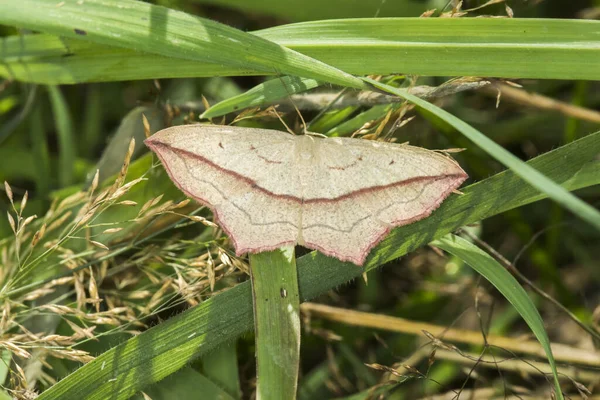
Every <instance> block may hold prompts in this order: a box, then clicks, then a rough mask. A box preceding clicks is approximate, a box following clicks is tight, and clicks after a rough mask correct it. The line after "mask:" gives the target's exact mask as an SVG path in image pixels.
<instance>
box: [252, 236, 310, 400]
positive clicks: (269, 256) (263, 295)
mask: <svg viewBox="0 0 600 400" xmlns="http://www.w3.org/2000/svg"><path fill="white" fill-rule="evenodd" d="M250 271H251V278H252V299H253V303H254V335H255V338H256V369H257V374H256V375H257V389H256V398H257V399H264V400H268V399H290V400H292V399H295V398H296V388H297V385H298V371H299V368H300V295H299V294H298V271H297V270H296V258H295V253H294V247H283V248H281V249H277V250H275V251H268V252H263V253H259V254H251V255H250Z"/></svg>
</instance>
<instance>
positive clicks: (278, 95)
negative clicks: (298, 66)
mask: <svg viewBox="0 0 600 400" xmlns="http://www.w3.org/2000/svg"><path fill="white" fill-rule="evenodd" d="M320 85H321V83H320V82H319V81H317V80H315V79H307V78H299V77H295V76H284V77H282V78H275V79H270V80H268V81H266V82H263V83H261V84H259V85H256V86H255V87H253V88H252V89H250V90H248V91H247V92H245V93H242V94H240V95H237V96H234V97H230V98H228V99H226V100H223V101H221V102H219V103H217V104H215V105H213V106H211V107H210V108H209V109H208V110H206V111H205V112H204V113H203V114H202V115H200V118H213V117H220V116H222V115H225V114H228V113H230V112H233V111H240V110H242V109H244V108H249V107H261V106H264V105H270V104H272V103H274V102H276V101H277V100H279V99H283V98H285V97H287V96H290V95H292V94H295V93H302V92H305V91H307V90H310V89H314V88H316V87H319V86H320Z"/></svg>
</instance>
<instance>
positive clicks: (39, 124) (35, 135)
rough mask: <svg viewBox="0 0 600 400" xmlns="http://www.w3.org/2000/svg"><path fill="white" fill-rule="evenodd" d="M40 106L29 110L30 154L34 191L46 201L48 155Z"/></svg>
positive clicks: (48, 175) (48, 188) (48, 185)
mask: <svg viewBox="0 0 600 400" xmlns="http://www.w3.org/2000/svg"><path fill="white" fill-rule="evenodd" d="M41 107H42V105H41V104H40V103H39V102H38V103H37V104H36V105H35V106H34V107H33V109H32V110H31V116H30V118H29V137H30V140H31V152H32V154H33V167H34V168H35V190H36V191H37V193H39V194H40V196H41V198H42V199H44V201H46V200H47V199H46V196H48V193H49V191H50V183H51V182H52V180H51V178H50V172H51V169H50V153H49V152H48V142H47V140H48V139H47V137H46V131H45V129H44V123H43V121H44V118H43V113H42V108H41Z"/></svg>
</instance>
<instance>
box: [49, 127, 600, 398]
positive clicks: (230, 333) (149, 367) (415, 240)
mask: <svg viewBox="0 0 600 400" xmlns="http://www.w3.org/2000/svg"><path fill="white" fill-rule="evenodd" d="M599 152H600V132H598V133H595V134H592V135H589V136H586V137H584V138H582V139H580V140H578V141H575V142H572V143H570V144H568V145H565V146H562V147H560V148H558V149H556V150H554V151H552V152H549V153H547V154H544V155H542V156H540V157H537V158H535V159H533V160H531V161H529V162H528V164H529V165H530V166H532V167H533V168H536V169H537V170H539V171H541V172H542V173H544V174H545V175H546V176H548V177H549V178H551V179H553V180H554V181H556V182H559V183H561V184H562V185H563V186H564V187H565V188H567V189H569V190H575V189H578V188H582V187H588V186H591V185H596V184H599V183H600V160H598V159H597V154H598V153H599ZM463 192H464V195H462V196H452V197H451V198H449V199H447V200H446V202H444V204H442V206H441V207H440V208H439V209H438V210H436V211H435V212H434V213H433V214H432V215H431V216H430V217H429V218H426V219H424V220H421V221H418V222H416V223H414V224H411V225H407V226H404V227H401V228H397V229H395V230H393V231H392V232H391V233H390V235H389V236H388V237H387V238H386V239H384V240H383V241H382V242H381V243H380V244H379V245H378V246H377V247H376V248H375V249H374V250H373V251H372V253H371V256H370V257H369V259H368V260H367V263H366V265H365V267H364V268H359V267H357V266H355V265H353V264H349V263H342V262H341V261H338V260H336V259H333V258H329V257H326V256H323V255H321V254H319V253H317V252H313V253H310V254H308V255H305V256H303V257H301V258H299V259H298V260H297V265H298V280H299V287H300V294H301V300H302V301H305V300H308V299H311V298H314V297H316V296H318V295H319V294H321V293H324V292H326V291H328V290H331V289H333V288H335V287H337V286H339V285H341V284H343V283H345V282H347V281H348V280H350V279H353V278H356V277H357V276H360V275H361V274H363V273H364V272H366V271H369V270H372V269H374V268H377V267H378V266H380V265H382V264H384V263H386V262H388V261H390V260H393V259H395V258H397V257H400V256H402V255H404V254H407V253H408V252H410V251H412V250H414V249H416V248H418V247H421V246H423V245H425V244H427V243H429V242H431V241H432V240H434V239H436V238H440V237H442V236H444V235H446V234H448V233H449V232H451V231H453V230H455V229H457V228H459V227H461V226H463V225H466V224H471V223H474V222H477V221H481V220H482V219H485V218H488V217H491V216H493V215H497V214H499V213H502V212H504V211H507V210H510V209H513V208H515V207H520V206H523V205H525V204H528V203H531V202H534V201H537V200H540V199H543V198H545V197H546V196H545V195H544V194H542V193H540V192H539V191H538V190H536V189H535V188H533V187H532V186H531V185H529V184H528V183H527V182H525V181H523V180H522V179H521V178H520V177H518V176H517V175H516V174H515V173H514V172H513V171H510V170H509V171H504V172H502V173H499V174H496V175H494V176H492V177H490V178H488V179H485V180H483V181H481V182H478V183H476V184H473V185H470V186H469V187H467V188H465V189H463ZM252 326H253V318H252V294H251V288H250V282H246V283H242V284H239V285H237V286H236V287H234V288H232V289H230V290H227V291H226V292H223V293H221V294H219V295H217V296H215V297H213V298H211V299H210V300H207V301H205V302H203V303H202V304H200V305H199V306H197V307H194V308H193V309H190V310H188V311H186V312H184V313H182V314H179V315H178V316H176V317H174V318H171V319H170V320H168V321H166V322H164V323H162V324H160V325H158V326H156V327H154V328H152V329H149V330H148V331H146V332H144V333H142V334H141V335H139V336H137V337H134V338H132V339H130V340H128V341H127V342H126V343H124V344H121V345H119V346H117V347H115V348H113V349H111V350H109V351H108V352H106V353H104V354H102V355H100V356H99V357H98V358H97V359H96V360H94V361H93V362H91V363H89V364H87V365H85V366H84V367H82V368H80V369H79V370H77V371H75V372H74V373H73V374H71V375H70V376H69V377H67V378H65V379H63V380H62V381H60V382H58V383H57V384H56V385H54V386H53V387H52V388H50V389H48V390H47V391H45V392H44V393H42V394H41V396H40V397H39V399H40V400H47V399H67V400H68V399H75V400H79V399H81V398H84V397H85V398H89V399H105V398H107V397H110V398H114V399H126V398H128V397H129V396H131V395H133V394H134V393H135V392H137V391H138V390H141V389H142V388H144V387H145V386H146V385H148V384H150V383H153V382H156V381H158V380H160V379H163V378H164V377H166V376H168V375H170V374H171V373H173V372H175V371H177V370H178V369H180V368H182V367H183V366H185V365H186V364H187V363H188V362H189V361H190V360H192V359H193V358H195V357H198V356H200V355H202V354H205V353H207V352H209V351H211V350H212V349H214V348H216V347H218V346H220V345H222V344H224V343H227V342H229V341H231V340H234V339H235V338H237V337H239V336H240V335H242V334H243V333H244V332H247V331H250V330H251V329H252Z"/></svg>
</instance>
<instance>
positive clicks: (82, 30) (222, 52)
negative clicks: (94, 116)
mask: <svg viewBox="0 0 600 400" xmlns="http://www.w3.org/2000/svg"><path fill="white" fill-rule="evenodd" d="M0 24H6V25H13V26H16V27H21V28H28V29H32V30H37V31H41V32H47V33H52V34H55V35H59V36H64V37H67V38H69V37H70V38H78V39H84V40H86V41H91V42H94V43H98V44H104V45H110V46H117V47H124V48H128V49H133V50H136V51H142V52H146V53H151V54H158V55H162V56H168V57H173V58H175V59H185V60H192V61H201V62H207V63H212V64H216V65H217V66H219V65H233V66H236V67H244V68H248V69H251V70H257V71H261V72H263V73H265V74H273V73H284V74H289V75H298V76H304V77H307V78H314V79H321V80H324V81H327V82H331V83H336V84H339V85H344V86H355V87H361V86H363V83H362V82H361V81H360V80H359V79H357V78H355V77H354V76H352V75H349V74H347V73H345V72H343V71H340V70H338V69H335V68H333V67H331V66H329V65H326V64H324V63H322V62H319V61H317V60H314V59H312V58H310V57H307V56H305V55H302V54H300V53H297V52H295V51H293V50H290V49H287V48H285V47H282V46H279V45H278V44H276V43H274V42H271V41H269V40H265V39H263V38H260V37H257V36H255V35H252V34H250V33H245V32H242V31H240V30H237V29H234V28H231V27H229V26H227V25H223V24H220V23H218V22H214V21H211V20H208V19H204V18H199V17H196V16H193V15H190V14H186V13H183V12H180V11H175V10H172V9H169V8H165V7H161V6H155V5H152V4H148V3H144V2H141V1H133V0H86V1H85V2H71V1H69V2H62V3H60V5H59V6H57V3H56V1H54V0H23V1H19V2H18V3H14V2H0Z"/></svg>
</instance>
